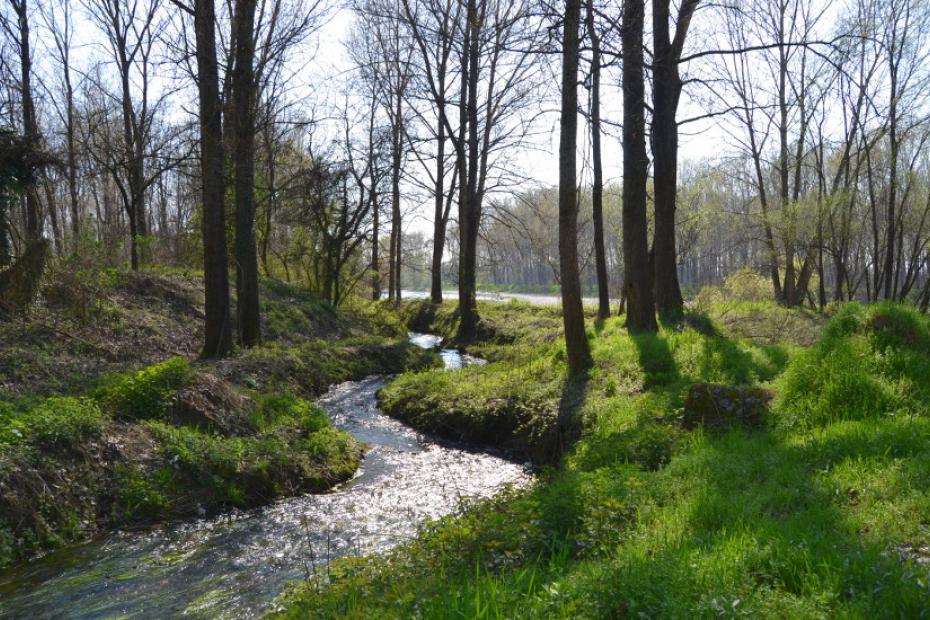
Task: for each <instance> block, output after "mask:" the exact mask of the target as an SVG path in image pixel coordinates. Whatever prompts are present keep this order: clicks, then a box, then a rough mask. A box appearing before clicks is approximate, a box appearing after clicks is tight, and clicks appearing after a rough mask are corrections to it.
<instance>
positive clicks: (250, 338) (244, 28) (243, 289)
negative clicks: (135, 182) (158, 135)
mask: <svg viewBox="0 0 930 620" xmlns="http://www.w3.org/2000/svg"><path fill="white" fill-rule="evenodd" d="M255 6H256V0H237V1H236V15H235V18H234V20H233V23H234V24H235V28H236V35H235V62H234V65H233V77H232V80H233V82H232V88H233V107H234V119H235V128H234V132H233V133H234V140H235V143H236V154H235V157H234V160H235V161H234V167H235V175H236V178H235V190H236V316H237V321H236V325H237V328H238V332H239V344H240V345H241V346H243V347H252V346H255V345H257V344H259V343H260V342H261V339H262V331H261V310H260V308H259V299H258V249H257V247H256V243H255V73H254V70H253V68H252V63H253V61H254V57H255V42H254V41H255V32H254V31H255Z"/></svg>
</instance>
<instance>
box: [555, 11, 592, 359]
mask: <svg viewBox="0 0 930 620" xmlns="http://www.w3.org/2000/svg"><path fill="white" fill-rule="evenodd" d="M580 5H581V0H565V19H564V20H563V28H564V32H563V35H562V37H563V38H562V119H561V121H562V122H561V132H560V137H559V283H560V284H561V287H562V322H563V323H564V325H565V350H566V353H567V357H568V370H569V373H571V374H573V375H575V374H578V373H581V372H584V371H585V370H586V369H587V368H589V367H590V366H591V364H592V360H591V350H590V348H589V347H588V337H587V335H586V334H585V329H584V308H583V306H582V303H581V279H580V277H579V274H578V189H577V178H576V174H577V170H576V161H575V160H576V157H577V154H576V150H577V147H578V21H579V19H580V14H581V6H580Z"/></svg>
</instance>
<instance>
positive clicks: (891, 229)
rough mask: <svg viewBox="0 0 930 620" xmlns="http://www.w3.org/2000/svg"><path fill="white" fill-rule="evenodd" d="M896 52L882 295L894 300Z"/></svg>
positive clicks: (892, 63)
mask: <svg viewBox="0 0 930 620" xmlns="http://www.w3.org/2000/svg"><path fill="white" fill-rule="evenodd" d="M893 45H894V42H893ZM896 51H897V50H896V49H894V47H892V49H891V50H890V51H889V63H888V65H889V67H888V68H889V74H890V80H891V84H890V88H889V93H888V96H889V107H888V140H889V143H890V151H891V152H890V153H889V160H890V161H889V162H888V165H889V171H888V219H887V222H886V230H885V258H884V260H885V267H884V270H883V271H884V272H885V283H884V284H885V286H884V291H883V293H882V297H883V298H884V299H894V284H895V273H894V271H895V269H894V257H895V241H896V236H895V235H896V232H895V225H896V223H897V222H896V220H895V217H896V216H895V209H896V208H897V201H898V155H899V151H900V145H899V140H898V96H899V94H900V93H898V64H897V62H896V60H895V53H896ZM876 288H877V287H876ZM877 295H878V293H877V292H876V296H877Z"/></svg>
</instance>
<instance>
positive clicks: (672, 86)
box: [652, 0, 698, 317]
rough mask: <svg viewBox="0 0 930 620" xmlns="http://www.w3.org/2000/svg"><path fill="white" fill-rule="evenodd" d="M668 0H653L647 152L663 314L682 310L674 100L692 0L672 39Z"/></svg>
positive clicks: (658, 291) (677, 94)
mask: <svg viewBox="0 0 930 620" xmlns="http://www.w3.org/2000/svg"><path fill="white" fill-rule="evenodd" d="M670 4H671V3H670V1H669V0H654V2H653V3H652V21H653V23H652V32H653V48H654V54H655V56H654V61H653V95H652V109H653V117H652V156H653V158H654V170H653V173H654V175H655V190H654V191H655V239H654V241H653V261H654V264H655V295H656V299H655V301H656V307H657V308H658V310H659V314H660V315H661V316H664V317H675V316H680V315H681V313H682V311H683V310H684V301H683V300H682V296H681V286H680V284H679V282H678V252H677V249H676V247H675V213H676V209H677V207H676V198H677V193H678V121H677V120H676V118H675V117H676V114H677V112H678V101H679V98H680V96H681V87H682V84H681V78H680V76H679V74H678V60H679V58H680V56H681V48H682V45H683V44H684V39H685V36H686V35H687V31H688V25H689V24H690V22H691V15H692V14H693V12H694V10H695V8H696V7H697V4H698V2H697V0H686V1H685V2H684V3H683V4H682V7H681V10H680V12H679V16H678V25H677V28H676V31H675V39H674V41H672V39H671V37H670V36H669V20H670V17H671V16H670V11H669V6H670Z"/></svg>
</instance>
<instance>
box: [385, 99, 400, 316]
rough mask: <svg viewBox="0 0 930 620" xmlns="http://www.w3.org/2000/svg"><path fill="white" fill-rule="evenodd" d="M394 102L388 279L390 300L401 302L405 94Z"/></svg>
mask: <svg viewBox="0 0 930 620" xmlns="http://www.w3.org/2000/svg"><path fill="white" fill-rule="evenodd" d="M395 96H396V100H395V102H394V126H393V127H392V128H391V131H392V134H393V135H392V136H391V144H392V145H391V257H390V258H391V260H390V263H391V264H390V274H389V277H388V299H391V300H393V301H400V264H401V240H400V235H401V221H400V217H401V215H400V173H401V166H402V164H403V157H402V156H401V149H403V133H404V128H403V125H402V123H403V119H402V118H401V114H402V113H403V109H402V106H403V93H402V92H401V89H400V88H398V89H397V93H395Z"/></svg>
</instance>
